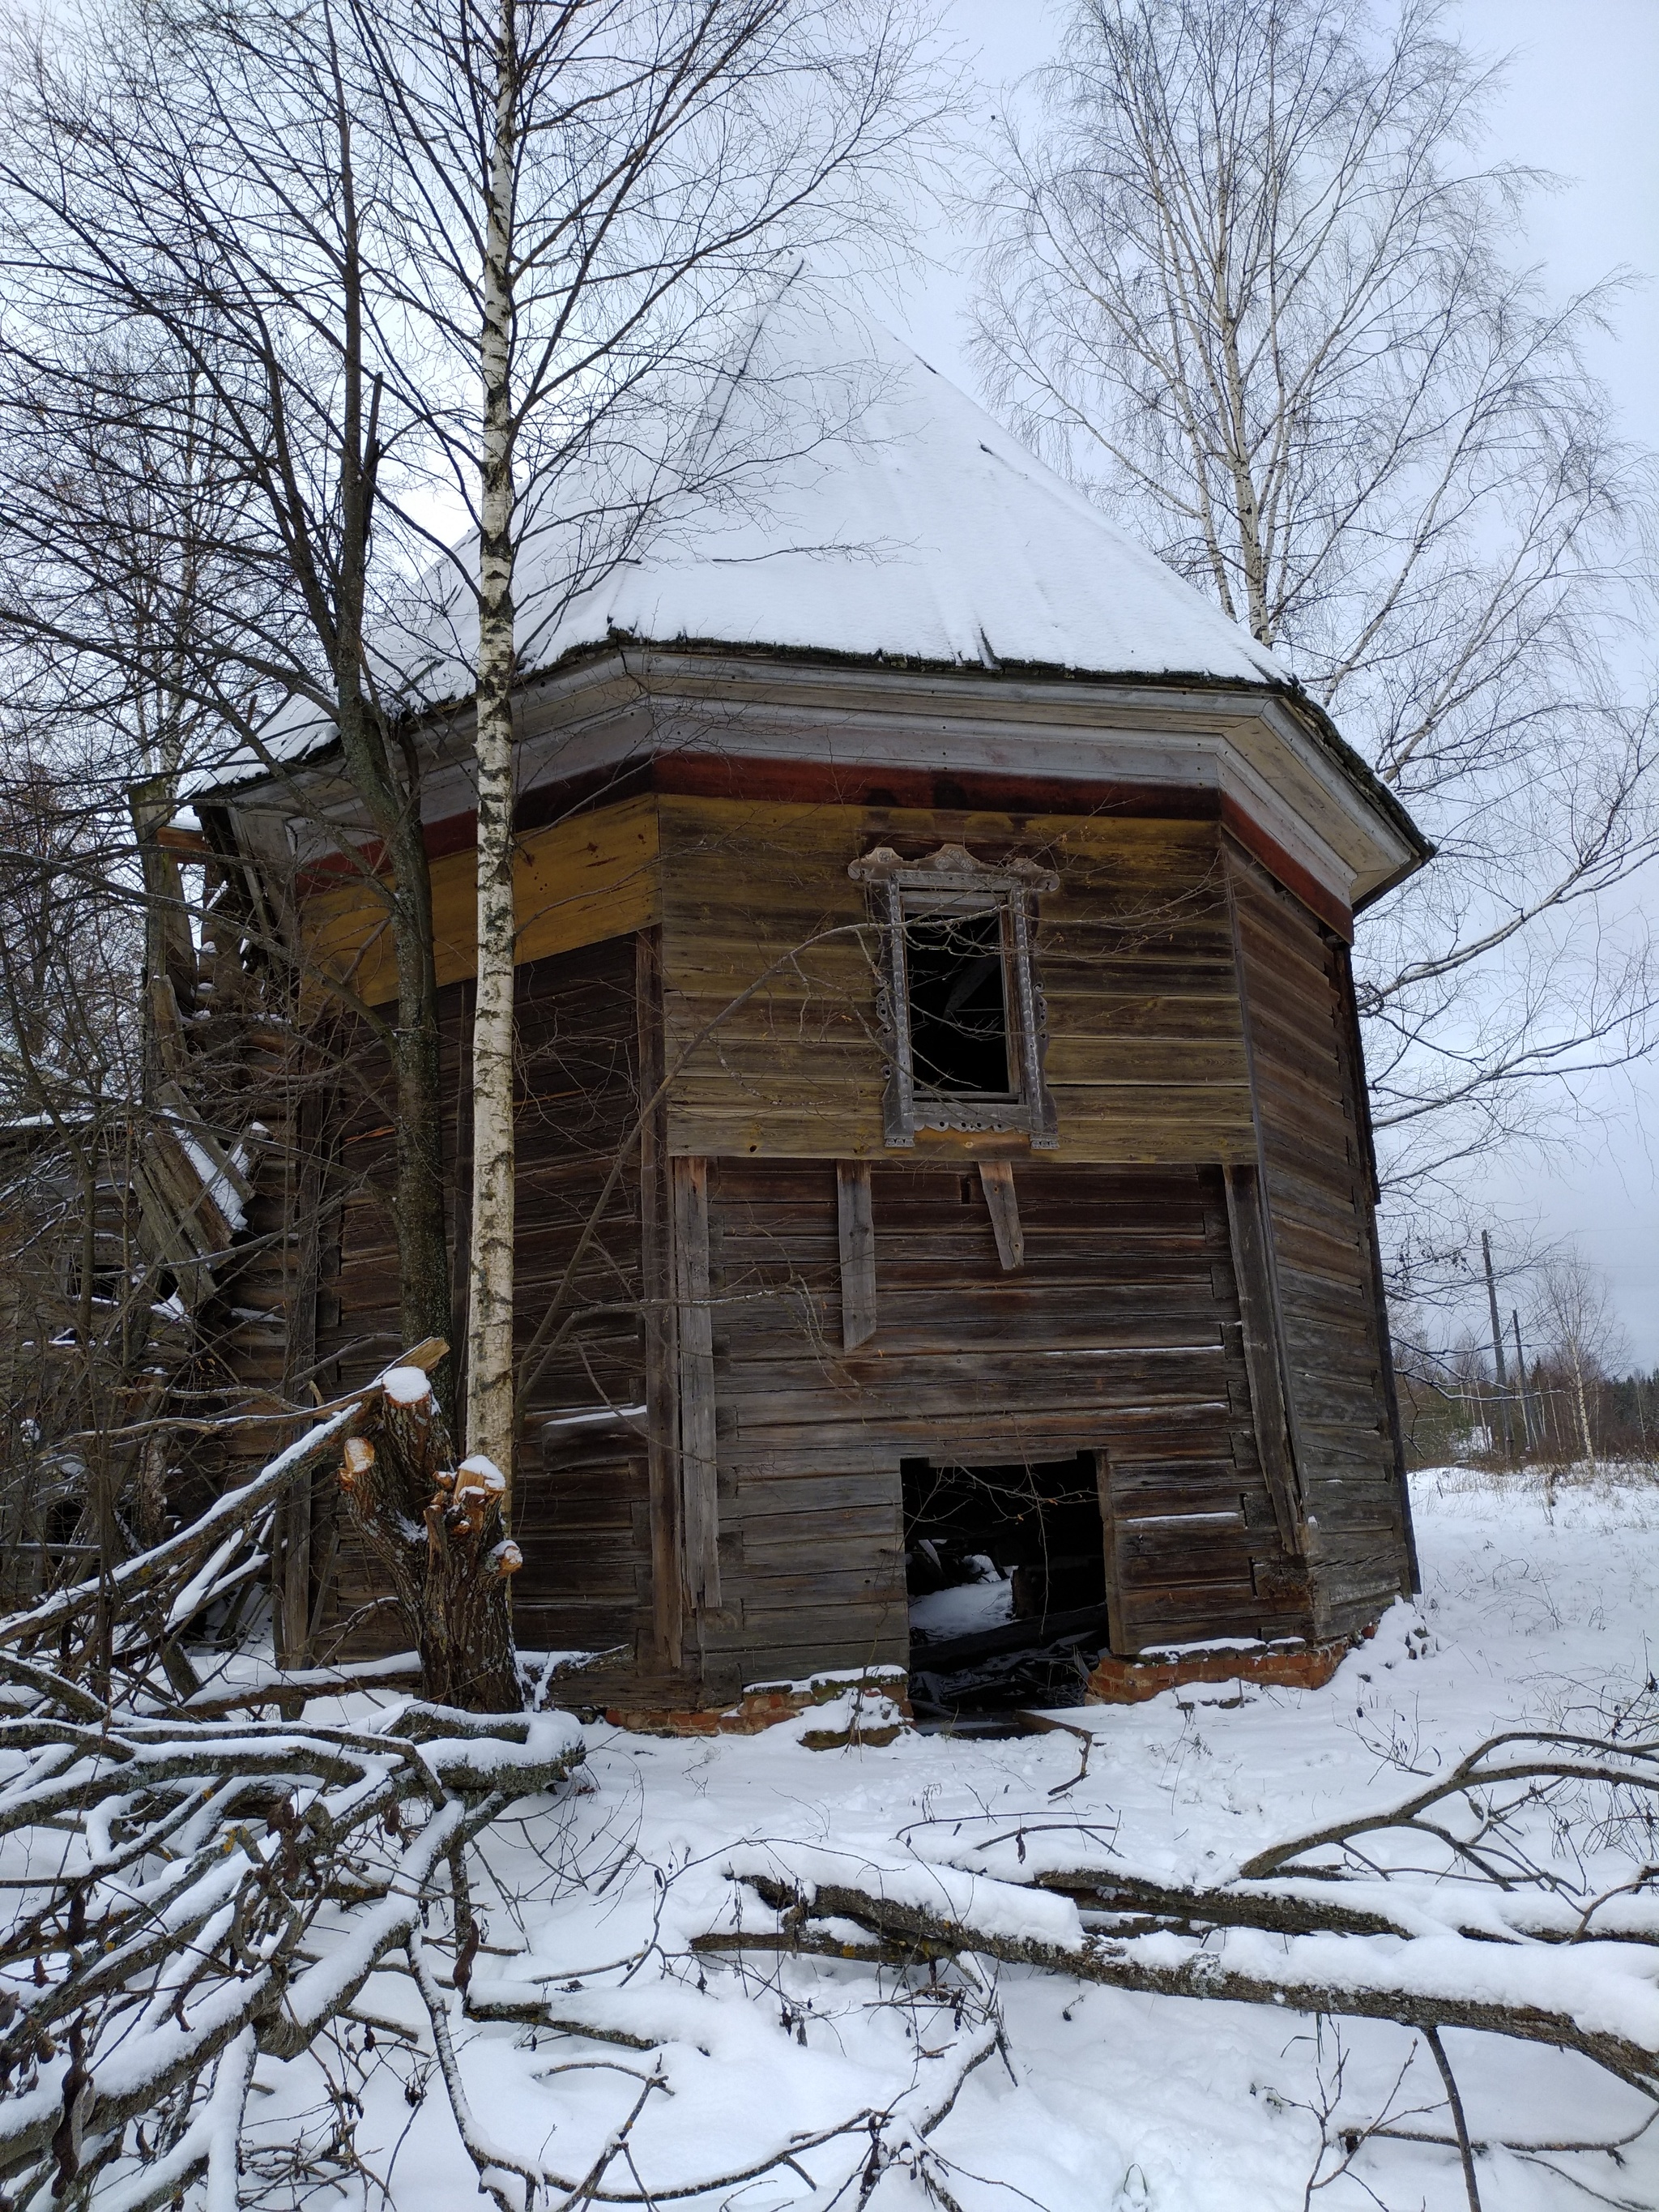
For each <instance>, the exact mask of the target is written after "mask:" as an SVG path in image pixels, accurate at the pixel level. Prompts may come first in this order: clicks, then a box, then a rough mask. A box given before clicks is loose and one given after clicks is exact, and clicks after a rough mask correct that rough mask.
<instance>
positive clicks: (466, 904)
mask: <svg viewBox="0 0 1659 2212" xmlns="http://www.w3.org/2000/svg"><path fill="white" fill-rule="evenodd" d="M656 863H657V811H656V801H655V799H651V798H645V799H630V800H627V801H624V802H623V804H621V805H616V806H606V807H601V808H599V809H596V810H595V811H592V812H591V813H586V814H577V815H573V816H572V817H570V818H569V819H568V821H564V822H557V823H553V824H552V826H551V827H550V828H547V829H532V830H528V831H526V833H525V834H524V835H523V836H520V838H519V839H518V840H517V848H516V856H515V860H514V863H513V897H514V899H515V901H516V902H517V911H518V928H519V942H518V957H519V960H520V962H521V963H530V962H534V961H538V960H544V959H546V958H547V957H550V955H551V954H553V953H556V952H566V951H574V950H575V949H576V948H578V947H580V946H581V945H593V944H597V943H599V942H600V941H601V940H602V939H606V938H611V937H617V936H619V935H620V934H621V933H623V932H624V931H627V930H634V929H644V928H647V927H649V925H650V924H651V923H652V922H653V921H655V919H656V896H657V866H656ZM431 870H432V938H433V953H434V957H435V962H436V965H437V970H438V981H439V982H440V983H441V984H445V983H454V982H459V981H462V980H463V979H464V978H465V977H467V976H470V975H472V974H474V973H475V971H476V969H477V918H478V859H477V852H476V851H475V850H474V848H473V845H472V842H471V830H470V829H468V830H467V832H466V842H465V845H464V847H463V848H462V849H461V850H459V851H458V852H449V853H444V854H440V855H439V856H438V857H436V858H435V859H434V860H433V861H432V862H431ZM301 911H302V924H303V927H304V931H305V941H306V951H307V956H308V957H309V958H310V959H311V960H313V961H314V962H315V963H317V964H318V966H319V967H321V968H323V969H326V970H327V971H328V973H329V974H331V975H333V976H335V977H336V978H337V979H338V980H340V981H344V982H347V983H349V985H350V987H351V988H352V990H353V991H355V992H356V994H357V996H358V997H359V998H360V999H361V1000H362V1002H363V1004H364V1005H365V1006H383V1005H384V1004H385V1003H386V1001H387V1000H391V999H394V998H395V997H396V996H397V994H398V969H397V960H396V956H395V954H394V952H393V950H392V932H391V929H390V927H389V925H388V923H387V921H386V907H385V904H384V902H382V901H381V900H380V898H378V897H377V896H376V895H375V893H374V890H373V888H372V887H371V886H370V885H369V884H366V883H364V882H363V881H362V879H361V878H352V879H349V880H348V881H346V882H344V883H343V884H339V885H338V887H337V888H333V887H331V888H327V889H318V890H313V892H312V893H311V895H310V896H308V897H307V898H306V899H305V900H304V901H303V902H302V908H301Z"/></svg>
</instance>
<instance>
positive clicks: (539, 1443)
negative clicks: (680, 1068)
mask: <svg viewBox="0 0 1659 2212" xmlns="http://www.w3.org/2000/svg"><path fill="white" fill-rule="evenodd" d="M635 957H636V956H635V939H633V938H632V937H621V938H612V939H608V940H607V941H606V942H605V943H603V944H600V945H592V946H589V947H587V948H586V949H584V950H580V951H574V952H570V953H566V954H564V955H562V956H560V957H556V958H554V959H549V960H541V961H536V962H532V963H529V964H528V965H526V966H524V967H521V968H520V970H519V974H518V998H517V1018H518V1029H519V1111H518V1147H519V1179H518V1203H519V1236H518V1261H519V1264H518V1273H517V1279H516V1285H515V1288H516V1297H517V1314H516V1334H517V1341H518V1347H519V1352H520V1358H521V1359H522V1358H523V1357H524V1356H525V1355H526V1352H528V1349H529V1346H530V1343H531V1340H532V1337H533V1335H534V1334H535V1332H536V1330H537V1328H538V1325H540V1324H541V1323H542V1322H543V1321H544V1316H546V1315H547V1314H548V1312H549V1310H550V1307H556V1312H557V1316H558V1317H559V1319H560V1320H562V1319H563V1318H564V1317H567V1316H572V1315H574V1316H576V1321H575V1326H574V1329H573V1330H572V1331H571V1332H570V1333H569V1334H568V1335H567V1336H566V1337H565V1338H564V1340H563V1341H562V1344H561V1345H560V1346H559V1347H558V1348H557V1349H556V1351H555V1352H554V1354H553V1356H552V1358H550V1360H549V1362H548V1364H546V1366H545V1367H544V1369H543V1370H542V1372H541V1374H540V1375H539V1376H538V1379H537V1380H536V1382H535V1383H534V1385H533V1387H532V1389H531V1390H530V1393H529V1398H528V1405H527V1410H526V1419H525V1425H524V1431H523V1434H524V1438H525V1442H524V1444H523V1447H522V1452H521V1462H520V1469H519V1480H518V1484H517V1498H516V1503H515V1510H514V1516H513V1534H514V1535H515V1536H516V1537H517V1539H518V1541H519V1542H520V1545H521V1547H522V1548H523V1550H524V1553H525V1562H526V1563H525V1566H524V1568H523V1571H521V1573H520V1575H519V1576H518V1577H517V1578H516V1581H515V1585H514V1590H513V1615H514V1624H515V1628H516V1632H517V1633H518V1636H519V1638H520V1641H521V1642H522V1643H523V1644H525V1646H526V1648H527V1649H530V1650H573V1649H575V1650H592V1649H595V1648H596V1647H605V1646H609V1645H612V1644H623V1646H625V1647H626V1650H627V1652H628V1656H629V1665H630V1666H631V1665H632V1664H633V1662H634V1658H635V1651H636V1650H638V1652H639V1653H640V1654H641V1656H642V1658H648V1655H649V1653H650V1651H651V1650H652V1639H651V1636H650V1632H649V1619H650V1607H651V1577H650V1512H649V1502H648V1498H647V1450H646V1445H645V1442H644V1438H643V1436H642V1435H641V1434H638V1433H634V1432H630V1431H627V1430H619V1431H612V1432H611V1433H603V1432H600V1433H596V1432H595V1431H594V1430H593V1429H592V1427H590V1426H586V1425H580V1424H577V1425H569V1424H566V1425H556V1426H554V1427H553V1428H551V1429H548V1428H546V1427H544V1423H545V1422H546V1421H547V1420H548V1419H550V1417H551V1418H553V1419H557V1417H558V1416H559V1415H561V1414H567V1415H568V1413H572V1412H573V1411H574V1412H578V1413H582V1412H592V1411H594V1410H598V1409H603V1408H605V1407H628V1406H635V1405H639V1404H641V1403H642V1402H643V1401H644V1399H645V1395H646V1365H645V1352H644V1330H643V1324H642V1319H641V1310H640V1288H641V1282H640V1267H641V1254H640V1190H639V1180H638V1155H637V1152H635V1151H633V1150H631V1149H625V1148H626V1146H627V1140H628V1138H629V1133H630V1131H631V1129H632V1127H633V1124H634V1121H635V1115H636V1112H637V1103H638V1101H637V1091H636V1087H635V1062H636V1057H637V1031H636V1017H635ZM441 998H442V1006H443V1017H444V1038H445V1051H444V1091H445V1096H446V1098H447V1101H449V1102H450V1103H449V1105H448V1108H447V1111H446V1114H445V1117H444V1135H445V1157H446V1164H447V1169H448V1172H449V1176H450V1182H451V1191H452V1205H453V1231H454V1237H453V1243H454V1249H455V1251H456V1252H457V1253H462V1252H464V1251H465V1186H466V1183H467V1181H468V1176H467V1173H466V1165H465V1163H466V1155H467V1146H468V1144H469V1142H470V1138H469V1134H468V1130H467V1125H466V1118H465V1068H466V1064H467V1054H466V1031H467V1026H468V1024H469V1023H470V1020H471V1000H470V994H468V993H466V992H465V988H464V987H463V986H461V985H459V984H452V985H451V986H449V987H447V989H446V990H445V991H444V992H443V993H442V994H441ZM359 1073H360V1074H361V1076H362V1078H363V1079H364V1080H365V1083H366V1085H367V1086H368V1097H367V1098H365V1100H364V1102H363V1103H362V1106H361V1107H360V1109H359V1110H358V1111H357V1113H356V1115H355V1116H354V1118H353V1121H352V1122H351V1124H350V1125H349V1127H347V1128H346V1129H345V1130H344V1132H343V1143H342V1146H341V1157H342V1176H343V1184H344V1192H343V1208H342V1224H341V1232H340V1243H339V1251H338V1255H337V1273H336V1275H335V1277H334V1279H333V1280H332V1281H331V1283H330V1284H329V1285H327V1286H326V1292H325V1300H324V1303H323V1307H322V1310H321V1313H320V1316H319V1320H320V1322H321V1326H320V1328H319V1351H320V1352H322V1353H324V1354H325V1356H331V1358H332V1359H333V1361H334V1363H335V1367H334V1372H335V1375H336V1376H337V1381H338V1383H339V1384H340V1385H341V1386H342V1387H349V1384H350V1383H355V1382H359V1381H362V1380H363V1379H364V1378H365V1377H366V1376H368V1375H370V1374H372V1373H373V1372H374V1371H375V1370H376V1369H377V1368H378V1367H379V1366H380V1364H383V1362H384V1360H385V1359H386V1356H387V1354H388V1352H390V1351H392V1350H395V1349H396V1347H397V1343H398V1311H397V1257H396V1248H395V1244H394V1241H393V1234H392V1215H391V1207H390V1194H391V1174H392V1129H391V1125H390V1119H389V1113H388V1110H387V1108H386V1105H385V1104H383V1103H380V1102H382V1101H385V1100H389V1097H390V1083H389V1078H388V1076H387V1073H386V1069H385V1066H384V1064H383V1062H380V1061H376V1060H374V1058H373V1057H372V1056H370V1055H365V1057H364V1060H363V1061H362V1065H361V1066H360V1070H359ZM619 1151H622V1152H623V1174H622V1176H621V1177H620V1179H619V1181H618V1182H617V1187H616V1188H615V1189H614V1190H613V1191H612V1192H611V1195H610V1198H609V1199H608V1200H606V1201H605V1204H604V1206H603V1208H602V1209H600V1210H598V1211H596V1209H599V1201H600V1199H601V1196H602V1194H603V1192H604V1187H605V1182H606V1178H607V1176H609V1174H610V1171H611V1166H612V1164H613V1163H614V1162H615V1160H616V1159H617V1155H618V1152H619ZM458 1157H459V1160H460V1162H461V1164H462V1165H461V1171H460V1174H459V1177H458V1176H457V1175H456V1162H457V1158H458ZM595 1221H597V1225H598V1226H597V1233H596V1234H595V1235H594V1236H593V1237H592V1240H591V1241H590V1243H589V1245H588V1249H587V1250H586V1254H585V1255H583V1256H582V1258H581V1259H580V1262H579V1263H577V1264H576V1265H575V1267H574V1272H572V1261H573V1259H574V1255H575V1252H576V1248H577V1245H578V1243H580V1239H581V1237H582V1236H583V1233H584V1231H585V1230H586V1228H587V1227H588V1225H589V1224H590V1223H591V1222H595ZM458 1303H459V1302H458ZM557 1325H558V1322H556V1327H557ZM456 1341H457V1343H458V1344H459V1341H460V1330H459V1313H458V1322H457V1330H456ZM373 1596H374V1589H373V1587H372V1586H371V1585H370V1584H369V1583H368V1582H367V1581H366V1580H365V1579H364V1575H363V1568H362V1563H361V1562H360V1561H358V1560H357V1559H356V1558H355V1557H353V1556H349V1555H346V1554H343V1556H342V1559H341V1564H340V1572H339V1576H338V1587H337V1595H336V1598H335V1603H334V1608H333V1610H334V1614H335V1618H336V1619H337V1620H344V1619H345V1617H346V1616H347V1615H348V1614H349V1613H350V1612H351V1611H352V1610H353V1609H354V1607H356V1606H358V1605H361V1604H363V1603H367V1602H368V1601H370V1600H371V1599H372V1597H373ZM394 1640H395V1632H394V1631H393V1629H392V1624H391V1623H390V1622H386V1623H384V1624H381V1623H380V1622H379V1621H378V1620H377V1621H375V1622H374V1624H373V1626H372V1627H371V1626H370V1625H369V1624H367V1623H366V1624H365V1625H364V1626H363V1627H362V1628H361V1629H360V1630H359V1631H357V1632H355V1633H354V1638H353V1644H352V1648H353V1649H355V1650H362V1649H365V1648H368V1646H369V1645H370V1644H374V1645H377V1646H378V1648H380V1649H388V1648H391V1645H392V1642H393V1641H394Z"/></svg>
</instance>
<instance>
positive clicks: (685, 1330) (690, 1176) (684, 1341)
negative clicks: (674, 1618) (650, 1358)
mask: <svg viewBox="0 0 1659 2212" xmlns="http://www.w3.org/2000/svg"><path fill="white" fill-rule="evenodd" d="M672 1180H673V1227H674V1300H675V1304H676V1306H677V1308H678V1338H679V1359H678V1367H679V1472H680V1485H679V1487H680V1515H681V1522H680V1525H681V1528H682V1530H683V1532H684V1541H683V1544H682V1547H681V1563H682V1567H683V1571H684V1580H685V1594H686V1598H687V1601H688V1602H689V1604H690V1608H691V1610H692V1611H693V1612H694V1613H699V1614H701V1613H709V1612H713V1611H714V1610H715V1609H716V1608H717V1607H719V1605H720V1505H719V1498H718V1492H717V1487H716V1485H717V1478H718V1470H717V1465H716V1448H715V1437H714V1312H713V1310H712V1306H711V1303H710V1301H711V1289H710V1276H709V1265H708V1159H707V1158H704V1157H700V1156H699V1157H693V1156H690V1155H685V1154H682V1155H681V1156H679V1157H678V1158H676V1159H675V1160H674V1162H673V1166H672Z"/></svg>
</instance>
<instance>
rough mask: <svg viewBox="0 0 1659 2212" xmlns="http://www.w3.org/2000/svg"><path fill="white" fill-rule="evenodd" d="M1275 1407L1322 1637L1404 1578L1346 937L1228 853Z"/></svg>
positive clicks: (1400, 1492)
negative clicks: (1293, 1473)
mask: <svg viewBox="0 0 1659 2212" xmlns="http://www.w3.org/2000/svg"><path fill="white" fill-rule="evenodd" d="M1228 866H1229V874H1230V877H1231V886H1232V899H1233V905H1234V912H1235V916H1236V928H1237V951H1238V964H1239V975H1240V981H1241V987H1242V991H1243V1001H1244V1007H1245V1015H1246V1026H1247V1033H1248V1037H1249V1053H1250V1066H1251V1075H1252V1080H1253V1085H1254V1090H1255V1107H1256V1116H1257V1127H1258V1131H1259V1140H1260V1164H1261V1183H1262V1190H1263V1194H1264V1199H1265V1205H1266V1212H1267V1220H1268V1224H1269V1228H1270V1235H1271V1243H1272V1262H1273V1282H1274V1289H1275V1294H1276V1298H1277V1304H1278V1314H1277V1320H1278V1325H1279V1337H1280V1342H1281V1345H1282V1346H1283V1358H1284V1368H1285V1386H1286V1389H1285V1395H1286V1401H1287V1405H1286V1410H1287V1412H1288V1414H1289V1418H1290V1425H1291V1444H1292V1449H1293V1450H1294V1454H1295V1457H1296V1462H1297V1474H1298V1477H1299V1480H1300V1486H1301V1491H1302V1496H1303V1502H1304V1509H1305V1510H1306V1512H1307V1514H1308V1515H1309V1516H1310V1520H1311V1521H1312V1522H1314V1523H1315V1524H1316V1525H1315V1527H1314V1528H1312V1530H1311V1531H1310V1538H1309V1556H1310V1564H1311V1566H1312V1571H1313V1580H1314V1586H1315V1589H1316V1594H1317V1605H1318V1614H1317V1625H1318V1626H1319V1628H1320V1630H1321V1632H1333V1633H1340V1632H1343V1631H1345V1630H1347V1629H1351V1628H1354V1627H1358V1626H1361V1625H1362V1624H1363V1623H1364V1622H1366V1621H1370V1620H1375V1619H1376V1615H1377V1614H1378V1613H1379V1612H1381V1610H1382V1609H1383V1607H1384V1606H1386V1605H1387V1604H1388V1603H1389V1601H1390V1599H1391V1598H1393V1597H1394V1596H1395V1595H1397V1593H1398V1592H1399V1591H1400V1590H1401V1589H1403V1588H1407V1587H1409V1584H1410V1581H1411V1570H1410V1563H1409V1562H1410V1554H1409V1548H1408V1546H1409V1537H1408V1531H1407V1522H1406V1514H1407V1504H1406V1498H1405V1492H1404V1487H1403V1479H1402V1475H1401V1469H1400V1467H1399V1463H1398V1458H1397V1454H1396V1449H1395V1435H1394V1419H1393V1413H1394V1409H1393V1403H1392V1377H1391V1375H1390V1371H1389V1352H1388V1344H1387V1340H1386V1336H1385V1334H1384V1331H1385V1329H1386V1327H1387V1323H1386V1319H1385V1316H1384V1315H1383V1308H1382V1299H1381V1294H1380V1286H1379V1283H1378V1279H1377V1270H1376V1243H1375V1238H1376V1226H1375V1220H1374V1217H1373V1213H1372V1189H1371V1167H1370V1157H1369V1143H1368V1139H1367V1135H1366V1131H1365V1127H1364V1119H1363V1116H1364V1101H1363V1072H1362V1070H1361V1069H1360V1067H1359V1065H1358V1046H1357V1041H1356V1039H1355V1037H1354V1034H1353V1028H1352V1007H1351V1006H1350V1003H1349V995H1348V994H1349V989H1350V986H1349V983H1348V980H1347V975H1346V948H1345V947H1343V946H1342V945H1340V942H1339V941H1337V940H1336V939H1334V938H1333V937H1332V935H1331V934H1330V933H1329V932H1328V931H1327V930H1325V929H1323V928H1322V927H1321V926H1320V925H1319V924H1318V923H1317V922H1316V921H1314V920H1313V918H1312V917H1311V915H1309V913H1308V912H1307V910H1306V908H1304V907H1302V906H1301V905H1299V904H1298V903H1297V901H1295V900H1294V899H1292V898H1291V897H1290V896H1288V895H1287V894H1286V893H1285V892H1284V891H1282V890H1280V889H1279V887H1278V886H1277V885H1276V884H1273V882H1272V881H1271V879H1270V878H1268V877H1267V875H1266V874H1265V873H1264V872H1263V871H1262V870H1261V868H1260V867H1258V866H1256V865H1255V862H1254V861H1252V860H1249V859H1248V858H1246V857H1245V856H1243V854H1237V853H1234V854H1231V855H1230V857H1229V863H1228Z"/></svg>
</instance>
